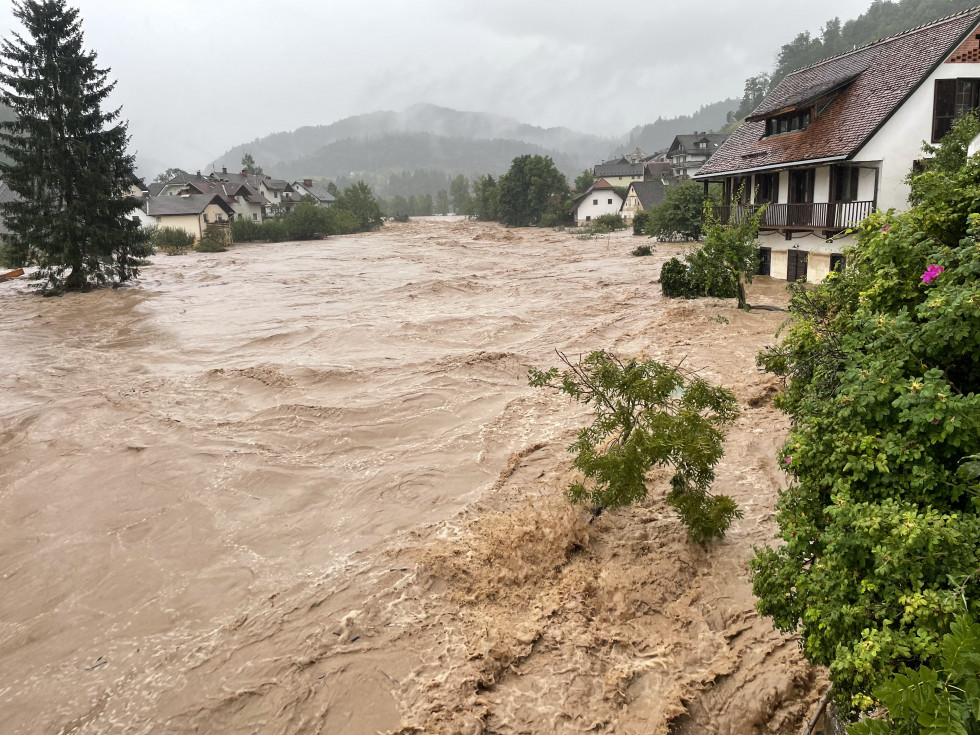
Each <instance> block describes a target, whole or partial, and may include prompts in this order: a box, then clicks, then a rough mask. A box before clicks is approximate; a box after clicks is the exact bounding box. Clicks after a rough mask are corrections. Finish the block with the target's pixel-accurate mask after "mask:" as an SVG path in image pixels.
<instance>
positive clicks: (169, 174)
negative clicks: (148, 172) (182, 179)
mask: <svg viewBox="0 0 980 735" xmlns="http://www.w3.org/2000/svg"><path fill="white" fill-rule="evenodd" d="M187 175H188V174H187V172H186V171H185V170H184V169H182V168H177V167H172V168H168V169H166V170H165V171H161V172H160V173H158V174H157V176H156V178H155V179H153V181H154V182H155V183H157V184H166V183H167V182H168V181H172V180H173V179H175V178H176V177H178V176H187Z"/></svg>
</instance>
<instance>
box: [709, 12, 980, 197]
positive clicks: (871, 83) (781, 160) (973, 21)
mask: <svg viewBox="0 0 980 735" xmlns="http://www.w3.org/2000/svg"><path fill="white" fill-rule="evenodd" d="M977 25H980V7H978V8H973V9H971V10H966V11H963V12H962V13H957V14H956V15H951V16H949V17H948V18H943V19H942V20H938V21H936V22H934V23H930V24H928V25H924V26H920V27H918V28H913V29H912V30H910V31H906V32H905V33H901V34H899V35H897V36H892V37H891V38H886V39H883V40H880V41H875V42H874V43H871V44H868V45H867V46H863V47H861V48H859V49H855V50H853V51H849V52H847V53H845V54H841V55H840V56H835V57H833V58H830V59H826V60H824V61H821V62H818V63H816V64H813V65H812V66H808V67H804V68H803V69H799V70H798V71H795V72H793V73H792V74H789V75H788V76H787V77H786V78H785V79H783V81H782V82H780V83H779V86H777V87H776V89H775V90H773V92H772V93H770V94H769V96H768V97H766V99H765V100H763V102H762V104H761V105H759V107H758V108H757V109H756V110H755V112H753V113H752V115H750V116H749V117H748V118H747V119H746V121H745V122H744V123H743V124H742V125H741V127H739V129H738V130H736V131H735V133H733V134H732V136H731V137H730V138H729V139H728V141H727V142H726V143H725V144H724V145H722V147H721V148H719V149H718V150H717V151H716V152H715V154H714V155H713V156H712V157H711V158H710V159H708V162H707V163H706V164H705V165H704V166H703V167H702V168H701V170H700V171H699V172H698V174H697V175H696V176H695V177H694V178H696V179H702V178H707V177H710V176H712V175H715V176H717V175H721V174H729V173H738V172H744V171H747V170H756V169H761V168H768V167H778V166H782V165H787V164H792V163H806V162H815V161H821V160H827V159H831V160H842V159H846V158H849V157H851V156H853V155H854V154H855V153H857V151H858V150H859V149H860V148H861V146H862V145H863V144H864V143H865V142H866V141H867V140H868V139H869V138H871V136H872V135H874V134H875V133H876V132H877V131H878V129H879V128H880V127H881V126H882V125H883V124H884V123H885V122H886V121H887V120H888V118H889V117H891V115H892V113H894V112H895V110H897V109H898V107H899V106H900V105H901V104H902V102H904V101H905V99H906V98H908V96H909V95H911V94H912V92H914V91H915V90H916V88H917V87H918V86H919V85H920V84H921V83H922V82H923V81H924V80H925V79H926V77H928V76H929V75H930V74H931V73H932V71H933V70H934V69H935V68H936V67H937V66H938V65H939V64H940V63H942V61H943V60H945V59H946V58H947V57H948V56H949V55H950V54H951V53H952V52H953V51H959V52H962V51H963V49H962V47H961V44H964V45H968V44H969V45H972V46H973V47H976V48H978V49H980V41H978V40H977V39H976V38H969V36H970V34H971V32H972V31H973V30H974V29H975V28H976V27H977ZM958 47H959V48H958ZM821 97H822V98H823V99H824V101H829V104H828V105H827V107H826V109H824V110H821V111H820V113H819V114H818V115H816V116H815V117H814V118H813V120H812V121H811V122H810V124H809V126H808V127H807V128H806V129H805V130H801V131H798V132H794V133H784V134H782V135H774V136H771V137H768V138H764V137H763V136H764V135H765V129H766V127H765V126H766V123H765V118H766V117H771V116H773V115H776V114H779V113H781V112H784V111H789V110H793V109H796V108H804V107H806V106H808V105H809V104H812V103H813V102H814V101H815V100H817V99H820V98H821Z"/></svg>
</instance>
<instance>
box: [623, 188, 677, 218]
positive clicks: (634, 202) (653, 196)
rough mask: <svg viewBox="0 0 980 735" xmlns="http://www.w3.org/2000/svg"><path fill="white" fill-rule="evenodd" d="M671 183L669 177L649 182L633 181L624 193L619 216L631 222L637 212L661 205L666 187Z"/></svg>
mask: <svg viewBox="0 0 980 735" xmlns="http://www.w3.org/2000/svg"><path fill="white" fill-rule="evenodd" d="M672 183H673V180H672V179H671V178H669V177H664V178H660V179H654V180H651V181H634V182H632V183H631V184H630V186H629V190H628V191H627V192H626V199H625V200H624V201H623V206H622V210H621V212H620V213H621V214H622V215H623V218H624V219H626V220H632V219H633V217H635V216H636V213H637V212H644V211H646V210H648V209H650V207H655V206H656V205H658V204H662V203H663V201H664V193H665V192H666V191H667V187H668V186H670V185H671V184H672Z"/></svg>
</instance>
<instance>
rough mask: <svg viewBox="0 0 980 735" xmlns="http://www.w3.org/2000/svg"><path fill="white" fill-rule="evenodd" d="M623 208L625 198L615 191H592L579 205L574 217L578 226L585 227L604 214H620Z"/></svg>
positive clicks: (604, 189)
mask: <svg viewBox="0 0 980 735" xmlns="http://www.w3.org/2000/svg"><path fill="white" fill-rule="evenodd" d="M622 206H623V198H622V197H621V196H620V195H619V194H617V193H616V190H615V189H612V188H609V189H606V188H602V189H591V190H590V191H589V193H588V194H586V195H585V196H584V197H583V198H582V200H581V201H580V202H579V203H578V206H577V207H576V208H575V211H574V212H573V217H574V218H575V221H576V222H577V223H578V224H580V225H584V224H585V223H587V222H591V221H592V220H594V219H596V218H597V217H601V216H602V215H604V214H619V210H620V209H621V208H622Z"/></svg>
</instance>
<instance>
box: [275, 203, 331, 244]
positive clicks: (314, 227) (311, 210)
mask: <svg viewBox="0 0 980 735" xmlns="http://www.w3.org/2000/svg"><path fill="white" fill-rule="evenodd" d="M325 211H326V210H324V209H320V208H319V207H317V206H316V205H315V204H312V203H310V202H300V203H299V204H297V205H296V207H295V208H294V209H293V211H292V212H290V213H289V214H288V215H286V217H285V218H284V219H283V220H282V223H283V225H284V226H285V228H286V236H287V237H288V238H289V239H290V240H312V239H314V238H316V237H319V236H322V235H324V234H326V227H325V223H324V221H323V217H322V216H321V212H325Z"/></svg>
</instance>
